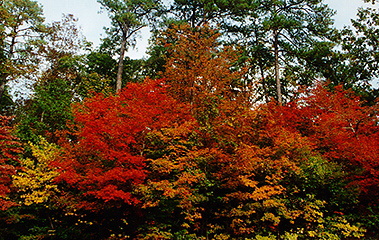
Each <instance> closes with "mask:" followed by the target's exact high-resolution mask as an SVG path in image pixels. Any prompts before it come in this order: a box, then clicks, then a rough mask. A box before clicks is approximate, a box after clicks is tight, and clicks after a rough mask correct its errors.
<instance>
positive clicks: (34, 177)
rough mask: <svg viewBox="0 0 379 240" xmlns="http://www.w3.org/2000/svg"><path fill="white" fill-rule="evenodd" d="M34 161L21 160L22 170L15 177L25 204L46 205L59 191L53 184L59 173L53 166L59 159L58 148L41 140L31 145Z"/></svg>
mask: <svg viewBox="0 0 379 240" xmlns="http://www.w3.org/2000/svg"><path fill="white" fill-rule="evenodd" d="M30 148H31V151H32V155H33V159H31V158H26V159H20V164H21V169H20V171H18V172H17V174H16V175H14V176H13V184H14V186H15V187H17V188H18V191H19V193H20V194H21V195H20V197H21V199H22V202H23V204H25V205H31V204H41V203H46V202H47V201H48V200H50V199H51V197H52V196H54V194H55V193H56V192H57V191H58V186H57V185H56V184H55V183H54V182H53V181H54V179H55V178H56V177H57V176H58V174H59V173H58V171H57V170H56V169H54V167H53V166H52V165H51V164H52V162H53V161H55V160H56V159H57V158H58V157H59V153H60V150H59V148H58V146H56V145H55V144H52V143H48V142H47V141H46V140H45V139H43V138H41V140H40V143H38V144H30Z"/></svg>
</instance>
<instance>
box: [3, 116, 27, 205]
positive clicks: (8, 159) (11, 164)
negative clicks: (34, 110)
mask: <svg viewBox="0 0 379 240" xmlns="http://www.w3.org/2000/svg"><path fill="white" fill-rule="evenodd" d="M9 120H10V118H9V117H4V116H0V210H6V209H8V208H9V207H11V206H14V205H15V203H14V202H12V201H11V200H10V199H9V197H8V196H7V195H8V194H9V193H11V191H12V175H13V174H15V172H16V167H15V166H17V163H18V156H17V154H19V153H20V152H21V151H22V148H21V144H20V143H19V142H18V141H17V139H16V138H15V137H14V136H12V133H11V130H12V128H11V127H10V126H9V125H8V124H9Z"/></svg>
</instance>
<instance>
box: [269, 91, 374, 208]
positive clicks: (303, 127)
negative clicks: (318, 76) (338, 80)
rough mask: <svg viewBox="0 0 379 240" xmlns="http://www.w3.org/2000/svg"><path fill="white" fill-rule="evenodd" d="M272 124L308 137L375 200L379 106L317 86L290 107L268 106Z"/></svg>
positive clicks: (350, 92)
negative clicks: (341, 165) (342, 167)
mask: <svg viewBox="0 0 379 240" xmlns="http://www.w3.org/2000/svg"><path fill="white" fill-rule="evenodd" d="M269 109H270V111H269V112H270V114H271V117H270V119H271V121H272V122H271V123H272V124H275V125H281V126H283V127H285V128H287V129H290V130H291V131H297V132H299V133H301V134H302V135H303V136H306V137H308V138H309V139H310V140H311V141H312V143H313V148H314V150H317V151H318V152H320V153H321V154H322V155H323V156H324V157H326V158H327V159H329V160H331V161H335V162H339V163H341V164H343V165H344V166H345V168H346V170H349V171H351V172H352V174H351V177H352V180H354V182H355V183H358V184H359V185H360V187H361V190H362V193H366V194H364V195H365V196H371V197H370V198H371V199H372V200H374V201H376V199H377V197H374V196H377V193H378V190H379V189H378V186H379V162H378V158H379V126H378V115H377V114H378V110H379V109H378V106H377V105H373V106H369V105H367V104H366V103H365V102H364V101H362V100H361V99H360V98H359V97H357V96H356V95H355V94H354V92H353V91H348V90H343V89H342V88H341V87H336V88H334V89H333V90H328V89H327V88H325V86H323V85H318V86H316V87H315V88H314V89H313V90H311V93H310V94H309V95H308V96H306V97H303V98H301V99H299V100H297V101H296V102H292V103H290V104H288V105H287V106H283V107H280V106H275V105H271V106H270V107H269Z"/></svg>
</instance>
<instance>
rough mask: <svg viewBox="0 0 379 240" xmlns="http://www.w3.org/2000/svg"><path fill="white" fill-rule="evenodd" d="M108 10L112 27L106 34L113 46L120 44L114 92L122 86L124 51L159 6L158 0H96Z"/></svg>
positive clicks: (150, 19)
mask: <svg viewBox="0 0 379 240" xmlns="http://www.w3.org/2000/svg"><path fill="white" fill-rule="evenodd" d="M98 2H99V3H100V4H101V5H102V7H103V8H104V9H105V10H106V11H107V12H108V15H109V17H110V19H111V24H112V27H111V28H110V29H108V35H109V38H110V39H111V43H112V45H114V46H120V50H119V56H118V70H117V82H116V92H119V91H120V89H121V87H122V73H123V69H124V58H125V52H126V50H127V48H128V46H130V45H133V41H134V37H135V34H136V33H137V32H138V31H139V30H140V29H142V28H143V27H146V26H147V24H148V22H149V21H152V18H153V15H152V14H153V12H154V10H156V9H157V8H158V7H159V3H160V1H158V0H98Z"/></svg>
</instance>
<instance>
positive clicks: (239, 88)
mask: <svg viewBox="0 0 379 240" xmlns="http://www.w3.org/2000/svg"><path fill="white" fill-rule="evenodd" d="M219 36H220V34H218V33H217V32H216V31H215V30H212V29H211V28H209V27H208V26H201V27H195V28H192V27H190V26H189V25H185V24H182V25H177V26H175V27H172V28H170V29H168V30H167V31H166V32H165V34H164V37H163V38H162V45H164V46H165V47H166V48H167V58H166V65H165V72H164V73H163V77H165V78H166V79H167V82H168V83H169V85H170V92H171V93H172V94H173V96H174V97H175V98H177V99H179V100H180V101H182V102H186V103H188V104H190V105H191V106H192V109H193V112H194V114H195V115H197V114H198V117H200V118H201V115H203V116H202V117H203V118H204V119H206V118H213V117H215V116H213V117H212V111H213V110H215V108H213V107H216V108H217V105H219V104H221V103H222V102H223V101H226V102H228V101H247V99H248V98H249V96H250V95H249V94H250V93H249V86H247V85H245V83H244V82H242V81H241V78H242V76H243V74H244V70H243V69H242V70H241V69H235V68H234V66H235V64H236V62H237V60H238V56H239V52H238V51H236V50H235V49H233V48H231V47H225V48H221V47H219V42H218V38H219ZM245 103H246V104H247V102H245Z"/></svg>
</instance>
